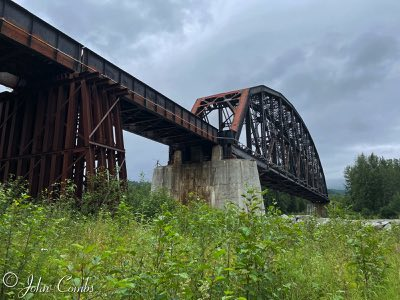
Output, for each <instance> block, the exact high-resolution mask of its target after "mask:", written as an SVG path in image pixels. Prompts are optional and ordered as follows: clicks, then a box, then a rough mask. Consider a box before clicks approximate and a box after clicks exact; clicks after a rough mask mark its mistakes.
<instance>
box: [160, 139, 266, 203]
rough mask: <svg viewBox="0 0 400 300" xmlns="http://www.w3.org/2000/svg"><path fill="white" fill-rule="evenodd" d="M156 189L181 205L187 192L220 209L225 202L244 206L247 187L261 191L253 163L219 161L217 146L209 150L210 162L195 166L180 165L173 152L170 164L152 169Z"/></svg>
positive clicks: (219, 148)
mask: <svg viewBox="0 0 400 300" xmlns="http://www.w3.org/2000/svg"><path fill="white" fill-rule="evenodd" d="M160 188H161V189H166V190H167V191H168V192H169V193H170V195H171V196H173V197H174V198H176V199H178V200H180V201H182V202H183V203H185V202H186V201H187V200H188V197H189V193H191V192H192V193H195V194H196V195H198V196H199V197H201V198H202V199H205V200H206V201H208V202H209V204H210V205H211V206H213V207H217V208H223V207H224V205H225V203H227V202H233V203H236V204H237V205H238V206H239V207H245V201H244V198H243V196H242V195H243V194H246V192H247V190H248V189H249V188H253V189H254V190H255V191H256V192H261V184H260V178H259V174H258V170H257V164H256V162H255V161H252V160H244V159H223V156H222V147H221V146H214V147H213V149H212V157H211V161H202V162H195V163H182V154H181V152H180V151H179V150H177V151H175V152H174V153H173V161H172V164H170V165H168V166H160V167H156V168H155V170H154V173H153V180H152V189H153V190H156V189H160Z"/></svg>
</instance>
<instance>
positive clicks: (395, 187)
mask: <svg viewBox="0 0 400 300" xmlns="http://www.w3.org/2000/svg"><path fill="white" fill-rule="evenodd" d="M345 180H346V192H347V195H348V202H349V203H348V204H350V205H351V206H352V208H353V210H355V211H357V212H361V213H362V214H363V215H365V216H373V215H376V216H381V217H385V218H389V217H391V218H393V217H397V216H398V214H399V213H400V204H399V202H400V200H399V196H398V193H400V185H399V182H400V164H399V160H398V159H384V158H383V157H378V156H376V155H375V154H373V153H372V154H371V155H369V156H365V155H364V154H361V155H359V156H358V157H357V159H356V160H355V163H354V165H352V166H347V167H346V169H345Z"/></svg>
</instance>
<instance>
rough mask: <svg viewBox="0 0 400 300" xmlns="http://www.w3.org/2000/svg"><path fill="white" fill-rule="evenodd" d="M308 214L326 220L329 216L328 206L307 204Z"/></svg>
mask: <svg viewBox="0 0 400 300" xmlns="http://www.w3.org/2000/svg"><path fill="white" fill-rule="evenodd" d="M307 213H308V214H310V215H315V216H316V217H320V218H325V217H326V216H327V215H328V212H327V210H326V204H324V203H309V204H307Z"/></svg>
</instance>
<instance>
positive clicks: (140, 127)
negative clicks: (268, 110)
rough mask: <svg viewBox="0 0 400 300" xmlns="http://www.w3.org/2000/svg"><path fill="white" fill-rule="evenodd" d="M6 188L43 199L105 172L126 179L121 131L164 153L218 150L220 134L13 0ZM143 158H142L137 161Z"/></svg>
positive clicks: (1, 148)
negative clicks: (21, 185) (24, 189)
mask: <svg viewBox="0 0 400 300" xmlns="http://www.w3.org/2000/svg"><path fill="white" fill-rule="evenodd" d="M0 73H1V74H0V75H4V74H6V75H7V74H10V75H11V76H14V77H17V78H18V84H17V85H16V86H13V92H12V93H8V92H6V93H2V94H0V98H1V99H0V180H1V181H6V180H8V178H9V176H10V175H15V176H21V177H23V178H25V179H27V180H28V182H29V185H30V189H31V193H32V194H33V195H36V194H38V193H39V192H40V191H42V190H43V189H45V188H48V187H50V186H51V185H52V184H53V183H56V182H57V181H62V180H64V179H67V178H68V179H71V180H72V181H73V182H75V184H76V185H77V189H78V191H77V192H78V195H79V194H82V192H83V190H84V189H85V187H86V185H87V181H88V175H90V174H95V173H96V172H98V171H99V170H102V169H106V170H108V172H110V173H114V174H116V175H118V176H119V178H121V179H126V164H125V149H124V144H123V135H122V130H127V131H129V132H132V133H135V134H138V135H141V136H144V137H146V138H149V139H152V140H155V141H157V142H160V143H164V144H166V145H170V146H174V145H193V144H202V145H205V146H206V147H208V148H211V147H212V145H215V144H216V143H217V134H218V131H217V129H216V128H214V127H213V126H211V125H209V124H208V123H206V122H204V121H202V120H201V119H200V118H198V117H196V116H195V115H194V114H192V113H191V112H190V111H188V110H186V109H185V108H183V107H182V106H180V105H178V104H177V103H175V102H173V101H172V100H170V99H168V98H167V97H165V96H164V95H162V94H161V93H159V92H158V91H156V90H154V89H153V88H151V87H149V86H148V85H146V84H145V83H143V82H141V81H140V80H138V79H137V78H135V77H133V76H132V75H130V74H128V73H127V72H125V71H123V70H121V69H120V68H118V67H117V66H115V65H114V64H112V63H110V62H109V61H107V60H106V59H104V58H103V57H101V56H99V55H97V54H96V53H94V52H93V51H91V50H90V49H88V48H87V47H84V46H83V45H81V44H80V43H78V42H77V41H75V40H74V39H72V38H71V37H69V36H67V35H65V34H64V33H62V32H61V31H59V30H58V29H56V28H54V27H53V26H51V25H49V24H48V23H46V22H44V21H43V20H41V19H40V18H38V17H36V16H35V15H33V14H32V13H30V12H29V11H27V10H26V9H24V8H23V7H21V6H19V5H18V4H16V3H14V2H13V1H10V0H0ZM137 155H141V154H140V153H137Z"/></svg>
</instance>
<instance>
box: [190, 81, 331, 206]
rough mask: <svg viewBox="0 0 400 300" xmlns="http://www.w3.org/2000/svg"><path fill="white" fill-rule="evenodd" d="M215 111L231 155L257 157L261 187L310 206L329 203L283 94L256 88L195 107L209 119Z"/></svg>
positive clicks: (306, 137)
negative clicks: (304, 201) (308, 202)
mask: <svg viewBox="0 0 400 300" xmlns="http://www.w3.org/2000/svg"><path fill="white" fill-rule="evenodd" d="M213 111H217V112H218V128H219V131H220V142H221V143H222V144H228V145H229V147H230V148H229V149H230V151H231V152H230V153H231V154H232V155H233V156H236V157H240V158H252V159H255V160H256V161H257V164H258V167H259V171H260V179H261V182H262V184H264V185H266V186H269V187H272V188H274V189H277V190H281V191H285V192H288V193H289V194H292V195H296V196H301V197H304V198H306V199H309V200H311V201H312V202H327V201H329V200H328V194H327V187H326V182H325V176H324V172H323V168H322V165H321V161H320V159H319V156H318V152H317V149H316V147H315V144H314V142H313V139H312V137H311V135H310V132H309V131H308V129H307V127H306V125H305V123H304V121H303V120H302V118H301V117H300V115H299V113H298V112H297V111H296V109H295V108H294V106H293V105H292V104H291V103H290V102H289V101H288V100H287V99H286V98H285V97H284V96H283V95H282V94H281V93H279V92H277V91H274V90H272V89H270V88H268V87H266V86H257V87H252V88H248V89H243V90H237V91H232V92H227V93H222V94H217V95H213V96H209V97H204V98H200V99H198V100H197V101H196V103H195V105H194V107H193V109H192V112H193V113H195V114H196V115H198V116H199V117H201V118H202V119H203V120H206V121H210V118H211V115H210V113H211V112H213Z"/></svg>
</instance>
